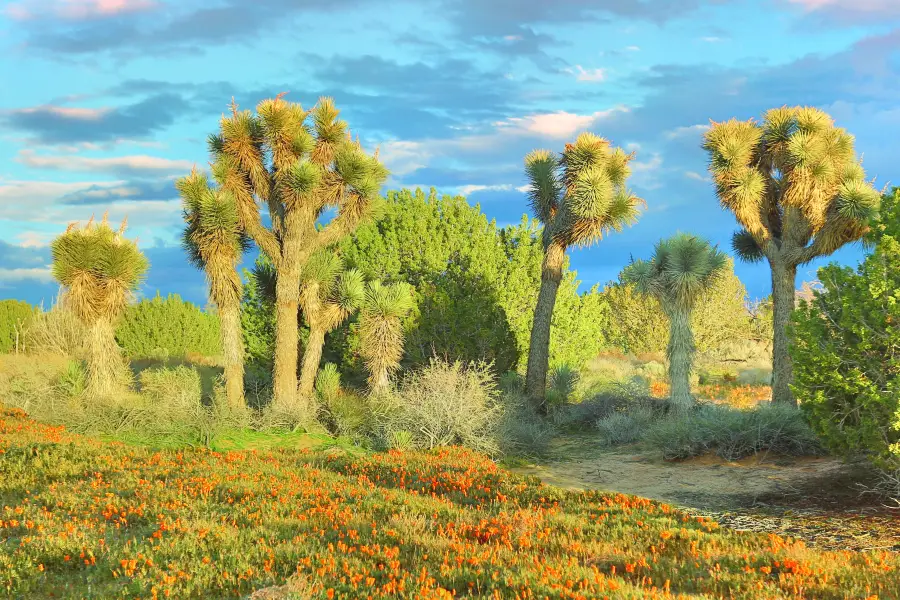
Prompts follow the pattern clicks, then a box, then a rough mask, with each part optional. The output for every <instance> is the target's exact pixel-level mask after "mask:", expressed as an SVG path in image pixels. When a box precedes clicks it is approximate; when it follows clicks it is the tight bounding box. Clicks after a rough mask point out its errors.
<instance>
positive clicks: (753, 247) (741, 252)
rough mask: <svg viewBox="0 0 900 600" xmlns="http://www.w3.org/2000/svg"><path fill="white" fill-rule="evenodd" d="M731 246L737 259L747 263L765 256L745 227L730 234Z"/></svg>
mask: <svg viewBox="0 0 900 600" xmlns="http://www.w3.org/2000/svg"><path fill="white" fill-rule="evenodd" d="M731 248H732V250H734V253H735V254H736V255H737V257H738V258H739V259H741V260H742V261H744V262H747V263H756V262H759V261H761V260H762V259H763V258H765V254H764V253H763V251H762V248H760V247H759V244H757V243H756V239H755V238H754V237H753V235H752V234H751V233H750V232H749V231H747V230H746V229H741V230H740V231H735V232H734V234H733V235H732V236H731Z"/></svg>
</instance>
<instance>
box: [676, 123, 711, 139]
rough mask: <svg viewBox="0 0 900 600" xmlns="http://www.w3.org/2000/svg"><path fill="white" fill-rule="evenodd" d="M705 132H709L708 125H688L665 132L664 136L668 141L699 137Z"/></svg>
mask: <svg viewBox="0 0 900 600" xmlns="http://www.w3.org/2000/svg"><path fill="white" fill-rule="evenodd" d="M707 131H709V125H704V124H702V123H700V124H697V125H690V126H688V127H676V128H675V129H673V130H671V131H667V132H666V133H665V136H666V138H668V139H670V140H674V139H676V138H682V137H699V136H701V135H702V134H704V133H705V132H707Z"/></svg>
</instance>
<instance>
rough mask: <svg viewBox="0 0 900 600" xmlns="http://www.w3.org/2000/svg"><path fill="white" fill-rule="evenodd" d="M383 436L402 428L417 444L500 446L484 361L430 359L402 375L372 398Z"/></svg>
mask: <svg viewBox="0 0 900 600" xmlns="http://www.w3.org/2000/svg"><path fill="white" fill-rule="evenodd" d="M373 405H374V409H375V410H374V413H375V419H376V423H377V424H378V428H379V431H380V432H381V436H382V439H383V440H385V441H386V440H390V439H391V436H392V435H393V433H394V432H396V431H408V432H410V433H411V434H412V436H413V443H414V445H415V446H416V447H418V448H434V447H436V446H450V445H462V446H467V447H469V448H472V449H474V450H479V451H481V452H485V453H488V454H497V453H498V452H499V450H500V444H499V443H498V439H497V433H498V424H499V422H500V420H501V418H502V415H503V407H502V405H501V403H500V401H499V394H498V391H497V388H496V384H495V383H494V375H493V373H492V372H491V370H490V368H489V367H488V365H487V364H485V363H470V364H468V365H463V363H461V362H459V361H456V362H452V363H451V362H447V361H444V360H441V359H432V361H431V363H430V364H429V365H427V366H425V367H422V368H421V369H419V370H417V371H413V372H412V373H410V374H408V375H407V376H406V377H404V378H403V380H402V381H401V383H400V386H399V389H398V390H397V391H396V392H395V393H392V394H385V395H383V396H381V397H377V398H375V399H373Z"/></svg>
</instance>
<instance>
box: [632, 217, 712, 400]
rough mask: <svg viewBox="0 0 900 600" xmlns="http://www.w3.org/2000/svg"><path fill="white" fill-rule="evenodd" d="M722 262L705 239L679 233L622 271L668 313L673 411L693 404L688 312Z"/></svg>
mask: <svg viewBox="0 0 900 600" xmlns="http://www.w3.org/2000/svg"><path fill="white" fill-rule="evenodd" d="M727 267H728V257H727V256H726V255H725V254H724V253H722V252H720V251H719V250H718V249H716V248H713V247H712V246H710V245H709V242H708V241H706V240H704V239H701V238H699V237H697V236H694V235H689V234H685V233H679V234H677V235H675V236H673V237H671V238H669V239H666V240H661V241H660V242H659V243H657V244H656V249H655V252H654V254H653V257H652V258H651V259H650V260H637V261H634V262H632V263H631V264H630V265H629V266H628V267H626V268H625V270H624V271H623V272H622V279H623V280H624V281H625V282H627V283H632V284H634V286H635V289H636V290H637V291H638V292H640V293H642V294H647V295H650V296H654V297H655V298H656V299H657V300H659V304H660V305H661V306H662V308H663V310H664V311H665V313H666V315H667V316H668V317H669V346H668V359H669V382H670V384H671V400H672V406H673V407H674V408H676V409H678V410H686V409H689V408H691V407H692V406H693V405H694V399H693V397H692V396H691V386H690V375H691V369H692V368H693V362H694V355H695V354H696V351H697V348H696V346H695V345H694V334H693V331H691V312H692V311H693V310H694V307H695V306H696V305H697V302H698V301H699V300H700V298H702V297H703V295H704V294H705V293H707V292H708V291H709V290H710V289H711V288H712V286H713V285H714V284H715V283H716V281H717V280H718V279H719V278H720V277H722V276H724V275H725V274H726V273H727Z"/></svg>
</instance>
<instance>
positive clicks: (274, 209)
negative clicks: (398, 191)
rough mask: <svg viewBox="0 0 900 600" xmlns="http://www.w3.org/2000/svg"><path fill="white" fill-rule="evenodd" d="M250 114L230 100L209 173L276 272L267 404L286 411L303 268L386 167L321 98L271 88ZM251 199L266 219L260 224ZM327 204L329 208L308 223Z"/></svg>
mask: <svg viewBox="0 0 900 600" xmlns="http://www.w3.org/2000/svg"><path fill="white" fill-rule="evenodd" d="M256 112H257V114H256V115H253V114H251V112H250V111H242V112H238V110H237V107H236V106H234V105H233V104H232V113H231V115H230V116H223V117H222V121H221V127H220V132H219V134H218V135H213V136H211V137H210V144H209V145H210V150H211V152H212V154H213V157H214V159H215V162H214V164H213V167H212V170H213V175H214V177H215V179H216V181H217V182H218V183H219V184H220V185H221V187H222V188H223V189H224V190H225V191H227V192H229V193H230V194H231V196H232V197H233V198H234V199H235V201H236V203H237V208H238V215H239V218H240V222H241V227H242V229H243V231H245V232H246V233H247V234H248V235H249V236H250V237H251V238H252V239H253V241H254V242H256V244H257V246H259V248H260V250H261V251H262V252H263V253H264V254H265V255H266V256H267V257H268V258H269V260H270V261H271V262H272V265H273V266H274V268H275V270H276V272H277V273H278V277H277V282H276V290H275V295H276V302H275V313H276V320H275V323H276V325H275V364H274V375H273V387H274V390H273V391H274V397H273V404H274V405H276V406H279V407H280V408H282V409H288V410H290V409H291V407H292V406H293V403H294V400H295V398H296V396H297V364H298V335H297V315H298V309H299V304H300V278H301V273H302V271H303V266H304V265H305V264H306V262H307V260H308V259H309V257H310V256H311V255H312V253H313V252H315V251H316V250H318V249H321V248H325V247H328V246H329V245H331V244H333V243H336V242H338V241H339V240H340V239H341V238H343V237H344V236H345V235H347V234H348V233H350V232H351V231H353V230H354V229H355V228H356V227H357V225H358V224H359V223H360V222H361V221H363V220H365V219H366V218H367V217H368V216H369V215H370V214H371V212H372V209H373V207H374V205H375V204H376V202H377V200H378V193H379V190H380V188H381V186H382V184H383V182H384V180H385V178H386V177H387V170H386V169H385V168H384V167H383V166H382V165H381V163H380V162H379V161H378V158H377V156H369V155H367V154H366V153H365V152H364V151H363V149H362V146H361V145H360V143H359V140H358V139H357V140H356V141H354V140H352V138H351V136H350V133H349V131H348V130H347V124H346V123H345V122H344V121H342V120H340V119H338V110H337V109H336V108H335V106H334V102H333V101H332V100H331V99H330V98H321V99H320V100H319V103H318V104H317V105H316V106H315V107H314V108H313V109H312V110H311V111H305V110H303V108H302V107H301V106H300V105H299V104H295V103H289V102H285V101H284V100H282V99H281V97H280V96H278V97H276V98H273V99H268V100H264V101H262V102H261V103H260V104H259V105H258V106H257V108H256ZM309 117H311V119H312V124H311V126H310V125H309V124H308V122H307V119H308V118H309ZM260 203H261V204H264V205H265V206H266V208H267V209H268V216H269V217H270V219H271V227H266V226H265V225H264V224H263V221H262V215H261V214H260ZM329 207H335V208H336V209H337V216H335V217H334V218H333V219H332V220H331V221H329V222H328V224H327V225H325V226H323V227H318V228H317V227H316V223H317V221H318V219H319V218H320V217H321V216H322V214H323V212H324V211H325V210H326V209H327V208H329Z"/></svg>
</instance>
